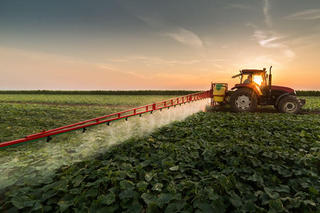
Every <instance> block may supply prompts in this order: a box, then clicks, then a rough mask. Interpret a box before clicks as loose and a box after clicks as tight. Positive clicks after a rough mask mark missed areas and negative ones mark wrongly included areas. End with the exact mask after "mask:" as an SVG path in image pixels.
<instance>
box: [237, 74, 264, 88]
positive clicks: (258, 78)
mask: <svg viewBox="0 0 320 213" xmlns="http://www.w3.org/2000/svg"><path fill="white" fill-rule="evenodd" d="M241 83H243V84H251V83H255V84H257V85H258V86H262V85H264V83H265V80H264V79H263V76H262V75H261V74H243V75H242V76H241Z"/></svg>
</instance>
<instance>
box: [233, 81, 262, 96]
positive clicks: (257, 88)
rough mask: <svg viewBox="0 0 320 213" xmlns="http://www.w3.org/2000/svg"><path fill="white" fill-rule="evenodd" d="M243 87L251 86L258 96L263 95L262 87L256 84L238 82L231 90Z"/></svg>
mask: <svg viewBox="0 0 320 213" xmlns="http://www.w3.org/2000/svg"><path fill="white" fill-rule="evenodd" d="M241 88H249V89H252V90H253V91H254V92H255V93H256V94H257V96H261V95H262V92H261V89H260V88H259V87H258V86H257V85H255V84H236V85H235V86H234V87H233V88H232V89H231V90H234V89H241Z"/></svg>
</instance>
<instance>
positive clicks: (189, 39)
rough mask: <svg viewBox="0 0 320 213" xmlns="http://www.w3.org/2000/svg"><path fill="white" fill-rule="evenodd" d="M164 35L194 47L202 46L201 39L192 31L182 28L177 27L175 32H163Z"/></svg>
mask: <svg viewBox="0 0 320 213" xmlns="http://www.w3.org/2000/svg"><path fill="white" fill-rule="evenodd" d="M164 35H165V36H168V37H170V38H172V39H174V40H176V41H178V42H179V43H181V44H185V45H188V46H191V47H196V48H200V47H203V41H202V40H201V39H200V38H199V36H198V35H197V34H195V33H194V32H192V31H190V30H187V29H184V28H178V29H177V30H176V31H175V32H170V33H165V34H164Z"/></svg>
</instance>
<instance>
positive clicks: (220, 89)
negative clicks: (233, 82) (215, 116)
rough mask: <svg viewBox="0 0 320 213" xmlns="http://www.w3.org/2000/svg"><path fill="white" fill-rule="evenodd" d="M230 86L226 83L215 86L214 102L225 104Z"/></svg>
mask: <svg viewBox="0 0 320 213" xmlns="http://www.w3.org/2000/svg"><path fill="white" fill-rule="evenodd" d="M227 89H228V86H227V84H225V83H219V84H214V85H213V101H214V102H223V101H224V97H225V95H226V92H227Z"/></svg>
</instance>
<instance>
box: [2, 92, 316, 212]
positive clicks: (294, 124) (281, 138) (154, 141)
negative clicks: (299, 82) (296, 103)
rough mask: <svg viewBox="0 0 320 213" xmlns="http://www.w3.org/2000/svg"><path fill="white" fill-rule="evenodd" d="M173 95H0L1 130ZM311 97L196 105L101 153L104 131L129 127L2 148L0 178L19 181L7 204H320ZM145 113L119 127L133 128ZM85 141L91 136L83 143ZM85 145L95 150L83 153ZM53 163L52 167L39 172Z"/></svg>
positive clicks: (220, 207)
mask: <svg viewBox="0 0 320 213" xmlns="http://www.w3.org/2000/svg"><path fill="white" fill-rule="evenodd" d="M34 96H36V97H34ZM81 98H82V99H81ZM134 98H136V99H134ZM165 98H168V96H149V97H142V98H140V99H139V97H138V96H134V97H133V96H122V97H116V96H114V97H110V96H109V95H25V94H24V95H13V94H10V95H7V94H5V95H0V108H1V111H0V119H1V123H0V125H1V126H0V128H1V130H3V131H1V134H0V138H1V140H9V139H13V138H16V137H20V136H22V135H25V134H29V133H34V132H36V131H39V130H40V129H43V128H53V127H56V126H60V125H63V124H68V123H70V122H71V123H72V122H76V121H78V120H83V119H87V118H92V117H96V116H100V115H104V114H108V113H111V112H115V111H118V110H122V109H125V108H127V107H128V106H134V105H143V104H147V103H150V102H154V101H159V100H162V99H165ZM138 99H139V100H138ZM306 99H307V105H306V106H305V111H304V113H303V114H301V115H289V114H279V113H269V112H268V113H241V114H235V113H230V112H206V113H205V112H201V113H197V114H194V115H192V116H190V117H188V118H187V119H186V120H184V121H180V122H174V123H171V124H169V125H166V126H164V127H162V128H159V129H155V130H154V131H153V132H151V133H149V134H145V135H141V136H138V135H135V136H134V137H131V138H130V137H123V138H120V139H117V141H121V140H122V139H123V140H124V141H122V142H121V143H118V144H116V145H114V146H109V147H107V149H101V152H96V154H95V155H88V154H87V153H86V152H90V151H93V150H95V149H96V148H97V147H99V148H102V147H103V148H104V146H100V145H98V144H101V143H102V141H103V140H104V138H103V135H101V134H104V133H105V134H106V133H108V134H110V135H111V136H112V137H111V138H115V137H116V136H117V133H119V134H120V130H121V129H120V128H118V129H116V127H117V126H116V125H115V126H114V127H113V128H114V131H112V128H110V132H106V131H107V130H105V129H104V128H103V127H93V128H92V131H91V130H90V131H89V132H88V133H85V134H74V133H72V134H65V135H61V136H58V137H56V139H55V140H53V141H52V142H50V143H43V142H35V143H30V144H25V145H21V146H18V147H13V148H9V149H4V150H0V171H1V174H2V177H0V185H1V184H2V183H1V181H2V182H3V183H4V182H5V181H8V180H10V177H12V180H13V182H6V184H4V185H3V186H5V187H1V186H0V211H4V212H6V211H8V212H57V211H61V212H74V211H76V212H268V211H270V212H319V211H320V114H319V113H318V112H319V111H320V97H306ZM17 102H19V103H17ZM177 110H178V109H177ZM168 111H169V110H168ZM160 113H165V112H160ZM160 113H159V114H158V115H150V116H159V115H161V114H160ZM150 118H152V117H150ZM159 118H160V117H157V118H156V119H155V121H156V122H157V121H158V122H159V121H160V119H159ZM146 119H147V118H146ZM137 121H138V122H139V120H134V121H132V122H131V121H130V119H129V121H128V122H126V123H124V124H120V123H119V126H121V125H124V127H126V128H129V127H130V128H133V129H134V128H135V127H136V126H137V125H138V123H134V122H137ZM130 122H131V123H130ZM130 125H131V126H130ZM148 125H149V124H146V126H148ZM111 126H112V125H111ZM99 128H100V129H99ZM96 130H97V131H96ZM125 134H126V132H124V133H123V135H125ZM80 140H83V141H88V142H90V143H89V144H88V146H87V147H83V145H84V144H83V143H82V144H80V143H79V142H80ZM96 144H97V145H96ZM81 149H85V151H86V152H79V154H77V155H74V152H77V151H79V150H81ZM95 151H97V150H95ZM73 158H77V159H73ZM46 159H47V160H46ZM62 161H65V163H63V162H62ZM49 167H50V168H53V170H50V168H49ZM46 168H47V169H48V170H47V171H49V170H50V171H51V172H52V173H51V174H50V175H48V176H40V171H42V170H44V171H45V172H46V170H45V169H46ZM21 170H23V171H21ZM19 174H20V175H21V174H23V175H25V176H28V178H22V179H21V178H20V177H18V175H19Z"/></svg>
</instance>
